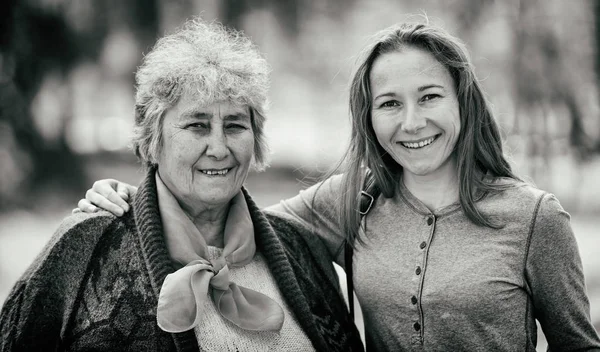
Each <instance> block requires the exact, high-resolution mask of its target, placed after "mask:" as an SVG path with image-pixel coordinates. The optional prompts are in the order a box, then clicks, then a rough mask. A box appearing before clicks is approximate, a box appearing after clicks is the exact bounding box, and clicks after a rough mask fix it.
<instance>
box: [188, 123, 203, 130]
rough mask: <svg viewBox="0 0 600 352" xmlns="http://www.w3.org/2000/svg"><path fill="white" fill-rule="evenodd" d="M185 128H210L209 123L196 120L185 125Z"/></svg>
mask: <svg viewBox="0 0 600 352" xmlns="http://www.w3.org/2000/svg"><path fill="white" fill-rule="evenodd" d="M185 128H188V129H206V128H208V124H206V123H203V122H194V123H190V124H187V125H186V126H185Z"/></svg>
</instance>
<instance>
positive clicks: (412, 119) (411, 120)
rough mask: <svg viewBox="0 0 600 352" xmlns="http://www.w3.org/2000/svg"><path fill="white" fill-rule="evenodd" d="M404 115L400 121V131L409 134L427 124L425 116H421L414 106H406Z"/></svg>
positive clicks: (414, 132)
mask: <svg viewBox="0 0 600 352" xmlns="http://www.w3.org/2000/svg"><path fill="white" fill-rule="evenodd" d="M405 111H406V116H405V119H404V121H403V122H402V125H401V128H402V131H404V132H406V133H410V134H416V133H417V132H419V130H421V129H423V128H424V127H425V126H426V125H427V121H426V120H425V118H423V117H422V116H421V113H420V112H419V111H418V110H417V108H415V107H411V106H407V108H406V110H405Z"/></svg>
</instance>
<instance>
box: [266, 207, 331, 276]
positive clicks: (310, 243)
mask: <svg viewBox="0 0 600 352" xmlns="http://www.w3.org/2000/svg"><path fill="white" fill-rule="evenodd" d="M264 213H265V215H266V217H267V220H268V221H269V223H270V224H271V227H272V228H273V230H274V231H275V234H276V235H277V237H278V238H279V239H280V240H281V242H282V244H283V246H284V247H285V249H286V250H287V252H288V253H289V254H290V255H292V256H294V257H296V259H299V258H302V257H303V258H305V259H308V258H309V257H310V258H312V260H316V261H319V262H320V261H322V260H321V259H326V258H330V256H329V253H328V252H327V248H326V247H325V244H324V243H323V241H321V239H320V238H319V237H318V236H315V235H314V233H313V231H312V230H311V229H310V228H309V227H307V226H306V225H305V224H303V223H302V222H300V221H298V220H297V219H296V218H294V217H293V216H291V215H289V214H286V213H281V212H277V211H270V210H265V211H264ZM322 264H327V265H329V264H331V262H330V261H326V262H325V261H324V262H323V263H322Z"/></svg>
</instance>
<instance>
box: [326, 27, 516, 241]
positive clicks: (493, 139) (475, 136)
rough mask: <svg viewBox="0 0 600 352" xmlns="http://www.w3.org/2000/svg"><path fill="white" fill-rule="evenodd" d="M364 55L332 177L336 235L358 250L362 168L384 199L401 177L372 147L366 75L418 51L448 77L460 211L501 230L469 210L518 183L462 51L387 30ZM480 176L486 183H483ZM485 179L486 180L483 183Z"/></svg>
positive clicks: (415, 31)
mask: <svg viewBox="0 0 600 352" xmlns="http://www.w3.org/2000/svg"><path fill="white" fill-rule="evenodd" d="M374 38H375V39H374V41H373V43H372V44H371V45H369V46H368V47H367V49H366V50H365V51H364V53H363V55H364V57H363V59H362V62H360V64H359V65H358V68H357V70H356V72H355V74H354V76H353V79H352V81H351V85H350V101H349V103H350V114H351V118H352V132H351V136H350V144H349V147H348V149H347V151H346V153H345V155H344V157H343V158H342V160H341V161H340V162H339V163H338V165H337V167H336V168H335V170H334V171H333V172H332V173H337V172H340V171H341V172H343V176H342V185H343V187H344V191H343V192H342V194H341V204H340V207H339V209H338V210H339V211H338V216H339V222H340V225H341V230H342V231H343V233H344V234H345V235H346V239H347V241H349V242H350V243H351V244H352V245H353V246H355V244H356V242H357V241H358V242H359V243H360V244H364V243H365V242H364V238H363V235H361V230H360V221H361V217H360V214H359V204H360V203H359V202H360V191H361V188H362V184H363V179H364V175H365V167H368V168H369V169H370V170H371V171H372V173H373V176H374V178H375V182H376V184H377V186H378V187H379V189H380V190H381V193H382V195H383V196H384V197H387V198H390V197H393V196H394V194H395V192H396V191H397V187H398V182H399V180H400V177H401V175H402V166H401V165H399V164H398V163H397V162H396V161H395V160H394V159H393V158H392V157H391V156H390V155H389V154H388V153H387V152H386V151H385V150H384V149H383V148H382V146H381V145H380V144H379V143H378V141H377V137H376V135H375V131H374V130H373V125H372V121H371V109H372V95H371V85H370V80H369V77H370V73H371V69H372V67H373V64H374V62H375V61H376V60H377V58H379V57H380V56H381V55H383V54H385V53H390V52H398V51H402V50H403V49H404V48H418V49H421V50H425V51H426V52H428V53H430V54H431V55H433V57H434V58H435V59H436V60H437V61H438V62H440V64H442V65H443V66H444V67H445V68H446V69H447V70H448V72H449V73H450V75H451V77H452V79H453V81H454V84H455V87H456V92H457V98H458V104H459V112H460V121H461V130H460V133H459V136H458V140H457V143H456V146H455V150H454V153H455V154H456V158H457V164H458V175H459V198H460V205H461V207H462V209H463V211H464V213H465V214H466V216H467V217H468V218H469V219H470V220H471V221H472V222H474V223H475V224H477V225H480V226H487V227H491V228H499V227H502V225H501V224H499V223H496V222H495V220H494V219H490V218H489V217H486V216H484V215H483V214H482V213H481V212H480V211H479V210H478V209H477V207H476V206H475V201H476V195H479V194H489V193H495V192H498V191H501V190H504V189H506V188H507V187H509V186H508V185H504V184H501V183H494V182H493V179H494V178H498V177H508V178H511V179H514V180H519V181H520V179H519V178H518V177H517V176H516V175H515V174H514V173H513V171H512V169H511V166H510V164H509V163H508V161H507V160H506V158H505V157H504V154H503V151H502V137H501V135H500V131H499V128H498V125H497V123H496V120H495V119H494V117H493V115H492V111H491V108H490V104H489V102H488V101H487V99H486V97H485V95H484V93H483V90H482V88H481V86H480V84H479V82H478V80H477V78H476V76H475V73H474V70H473V66H472V64H471V61H470V58H469V55H468V52H467V50H466V48H465V47H464V45H463V44H462V43H461V42H460V41H459V40H458V39H457V38H455V37H453V36H451V35H450V34H448V33H447V32H445V31H444V30H442V29H440V28H437V27H434V26H431V25H428V24H421V23H407V24H401V25H394V26H392V27H389V28H387V29H385V30H383V31H381V32H379V33H378V34H376V36H375V37H374ZM484 175H486V176H488V177H485V178H484V177H483V176H484ZM489 176H491V178H492V180H490V179H489Z"/></svg>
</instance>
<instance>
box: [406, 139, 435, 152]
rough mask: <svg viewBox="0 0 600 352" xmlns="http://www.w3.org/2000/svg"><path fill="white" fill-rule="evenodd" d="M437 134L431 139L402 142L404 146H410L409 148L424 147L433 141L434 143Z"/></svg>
mask: <svg viewBox="0 0 600 352" xmlns="http://www.w3.org/2000/svg"><path fill="white" fill-rule="evenodd" d="M435 138H436V137H435V136H434V137H431V138H429V139H426V140H424V141H420V142H418V143H414V142H411V143H405V142H400V144H402V145H403V146H404V147H406V148H409V149H418V148H423V147H425V146H427V145H430V144H431V143H433V141H434V140H435Z"/></svg>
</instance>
